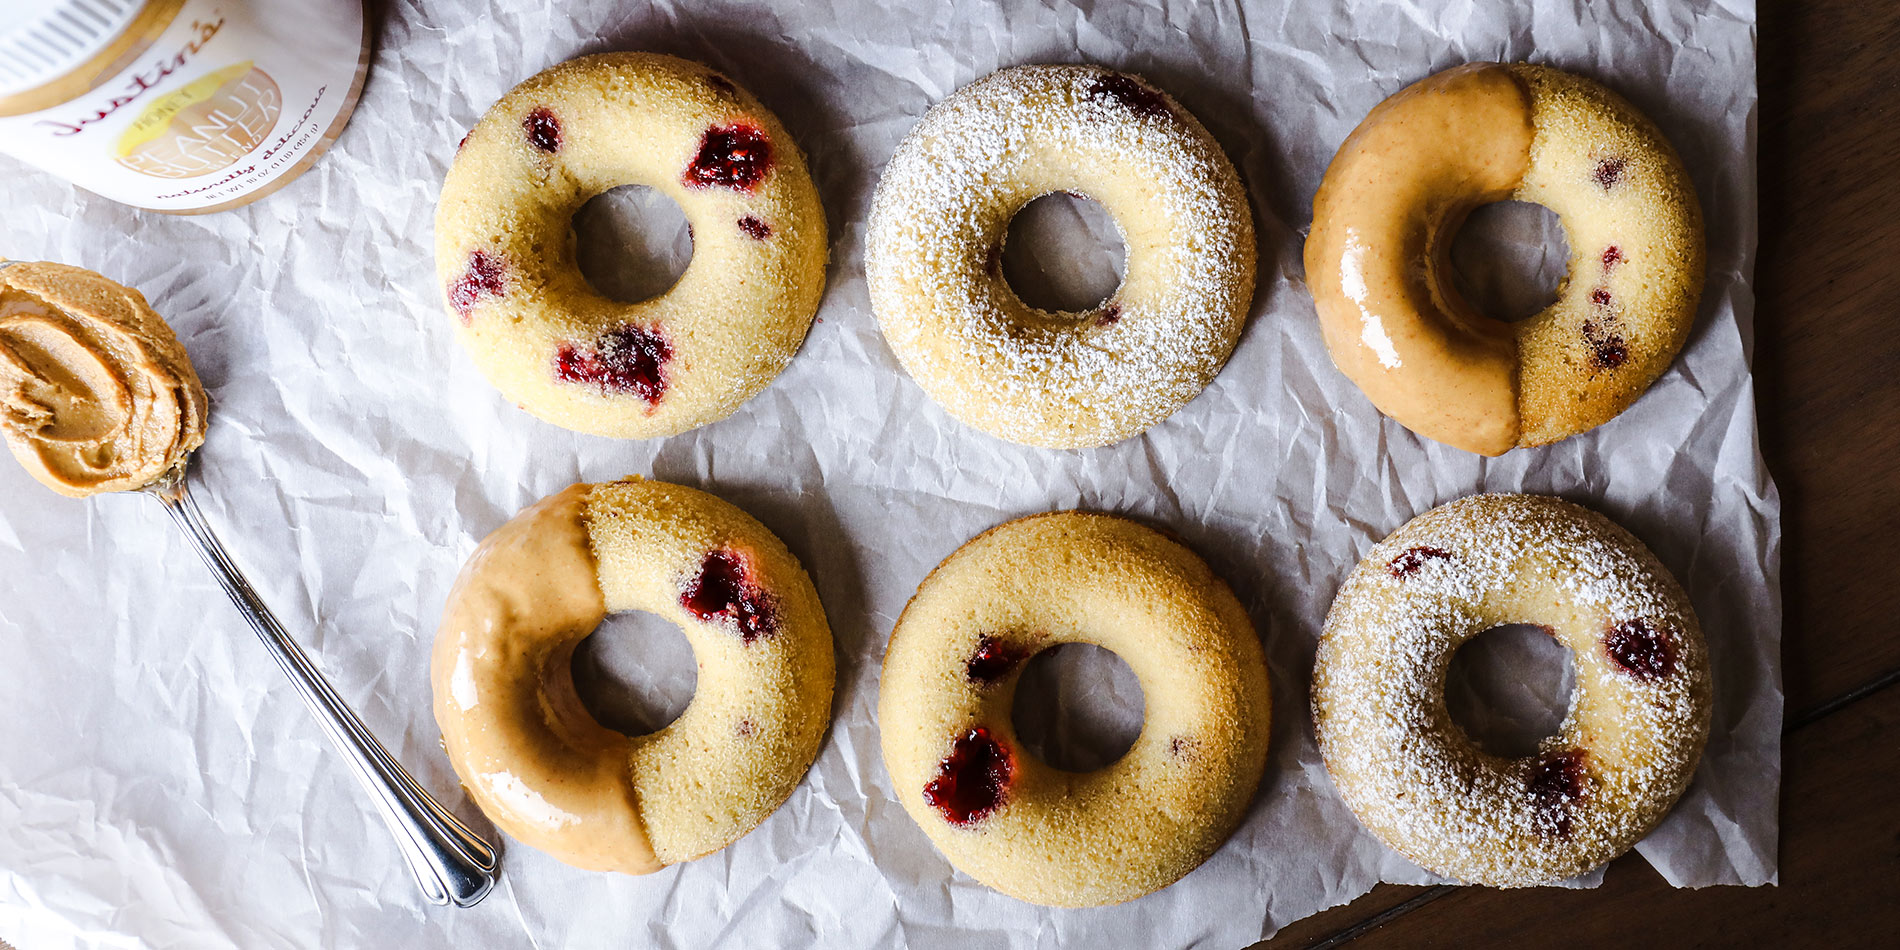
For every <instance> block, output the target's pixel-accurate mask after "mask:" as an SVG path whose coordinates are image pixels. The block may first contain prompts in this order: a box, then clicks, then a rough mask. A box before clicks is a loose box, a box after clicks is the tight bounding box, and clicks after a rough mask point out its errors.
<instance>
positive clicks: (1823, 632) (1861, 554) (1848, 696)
mask: <svg viewBox="0 0 1900 950" xmlns="http://www.w3.org/2000/svg"><path fill="white" fill-rule="evenodd" d="M1760 24H1761V25H1760V32H1759V38H1760V46H1761V69H1760V84H1761V113H1760V116H1759V130H1760V149H1761V151H1760V158H1761V177H1760V185H1761V248H1760V254H1759V258H1758V260H1757V264H1756V268H1755V280H1756V293H1757V299H1758V304H1759V309H1758V314H1757V317H1756V330H1755V375H1756V396H1757V398H1758V400H1759V402H1760V407H1761V439H1762V451H1763V453H1764V455H1765V456H1766V457H1767V460H1768V468H1769V471H1770V472H1771V473H1772V474H1773V475H1774V478H1775V481H1776V483H1777V484H1778V485H1779V486H1780V489H1781V500H1782V505H1783V520H1782V524H1783V529H1784V534H1783V545H1782V584H1783V588H1782V589H1783V593H1784V595H1785V599H1786V620H1785V624H1784V628H1783V636H1784V642H1783V658H1784V662H1785V664H1786V670H1785V674H1784V675H1785V686H1786V689H1787V697H1788V706H1787V724H1786V730H1785V745H1784V750H1785V751H1784V753H1783V762H1782V764H1783V770H1784V771H1783V778H1782V787H1781V885H1780V886H1779V887H1765V888H1744V887H1710V888H1704V889H1701V890H1677V889H1674V888H1671V887H1669V886H1668V885H1667V884H1665V883H1664V882H1663V880H1662V878H1661V877H1660V876H1658V875H1657V874H1656V872H1655V871H1653V870H1651V869H1650V867H1649V865H1648V864H1647V863H1645V862H1644V861H1643V859H1642V858H1640V857H1638V856H1637V855H1635V854H1634V853H1632V854H1628V855H1625V856H1624V857H1623V858H1621V859H1619V860H1617V861H1616V862H1615V863H1614V864H1612V865H1611V866H1610V870H1609V873H1608V874H1607V876H1606V878H1605V880H1604V883H1603V886H1602V887H1600V888H1598V889H1596V890H1591V891H1569V890H1563V889H1559V888H1540V889H1534V890H1519V891H1501V890H1495V889H1492V888H1482V887H1429V888H1428V887H1400V886H1395V885H1381V886H1380V887H1378V888H1377V889H1375V890H1374V891H1373V892H1372V893H1370V894H1367V895H1366V896H1364V897H1362V898H1360V899H1359V900H1357V901H1354V902H1353V903H1351V904H1348V905H1346V906H1344V907H1337V908H1334V909H1332V910H1330V911H1327V912H1325V913H1322V914H1318V915H1315V916H1313V917H1309V918H1307V919H1305V920H1302V921H1299V922H1297V923H1295V924H1294V925H1292V926H1290V927H1288V928H1286V929H1285V930H1283V931H1281V932H1280V933H1279V934H1278V935H1276V936H1275V937H1274V939H1272V940H1270V941H1267V942H1266V943H1263V944H1261V945H1260V947H1262V948H1273V950H1279V948H1320V947H1337V946H1342V945H1347V944H1350V945H1351V946H1352V947H1353V948H1354V950H1361V948H1364V950H1376V948H1384V947H1433V946H1448V945H1452V944H1456V945H1458V946H1461V947H1490V946H1497V947H1508V946H1524V945H1528V946H1537V947H1552V946H1612V945H1615V946H1621V945H1640V946H1668V947H1698V946H1723V947H1729V946H1757V945H1759V946H1796V947H1830V948H1839V947H1862V946H1870V947H1871V946H1879V947H1893V946H1900V936H1896V935H1895V928H1896V925H1900V685H1896V684H1900V635H1897V634H1900V630H1897V629H1896V627H1897V626H1900V624H1897V623H1896V618H1900V569H1896V565H1900V545H1896V544H1895V543H1894V538H1895V537H1896V536H1900V345H1896V343H1895V338H1894V336H1893V335H1892V334H1894V333H1895V332H1896V323H1897V322H1900V321H1897V320H1896V317H1897V316H1900V56H1897V55H1896V54H1900V3H1893V2H1889V0H1883V2H1875V3H1868V2H1865V0H1814V2H1799V0H1786V2H1776V0H1767V2H1764V3H1763V4H1762V7H1761V10H1760Z"/></svg>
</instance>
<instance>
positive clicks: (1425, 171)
mask: <svg viewBox="0 0 1900 950" xmlns="http://www.w3.org/2000/svg"><path fill="white" fill-rule="evenodd" d="M1532 134H1533V128H1532V124H1531V108H1530V99H1529V96H1528V94H1527V93H1526V92H1525V90H1524V87H1523V86H1522V84H1520V83H1519V81H1518V80H1517V78H1516V77H1515V76H1513V75H1512V73H1511V70H1510V68H1509V67H1506V66H1502V65H1498V64H1493V63H1481V64H1473V65H1469V66H1460V67H1458V68H1455V69H1448V70H1446V71H1444V72H1441V73H1438V74H1437V75H1434V76H1430V77H1428V78H1426V79H1423V80H1420V81H1419V82H1417V83H1414V84H1412V85H1411V86H1409V87H1407V88H1406V89H1404V90H1402V91H1400V92H1399V93H1397V94H1395V95H1393V96H1392V97H1391V98H1389V99H1387V100H1385V101H1384V102H1382V103H1380V104H1379V106H1378V107H1377V108H1375V109H1373V110H1372V113H1371V114H1370V115H1368V116H1367V117H1366V119H1365V121H1364V122H1363V123H1361V124H1360V126H1359V128H1358V129H1357V130H1356V131H1354V132H1353V134H1352V135H1351V137H1349V138H1347V139H1346V142H1345V144H1344V145H1342V146H1340V149H1339V154H1338V155H1337V156H1336V157H1335V158H1334V159H1333V163H1332V166H1331V167H1330V168H1328V169H1327V172H1326V179H1325V181H1324V182H1322V183H1321V185H1320V189H1319V193H1318V194H1317V195H1315V196H1314V197H1313V230H1312V234H1311V235H1310V236H1309V237H1308V238H1307V240H1306V277H1307V283H1308V286H1309V287H1310V288H1311V290H1312V292H1313V300H1314V303H1315V304H1316V305H1317V307H1318V309H1319V318H1320V329H1321V331H1322V332H1323V333H1324V335H1325V337H1326V346H1327V349H1328V350H1330V351H1331V352H1332V356H1333V362H1335V363H1337V364H1338V366H1339V369H1340V371H1341V372H1344V373H1345V374H1346V375H1347V376H1348V377H1349V378H1351V379H1352V381H1353V382H1355V383H1358V384H1359V388H1360V389H1363V390H1365V393H1366V395H1367V396H1368V397H1370V398H1371V399H1372V403H1373V405H1375V406H1377V407H1379V410H1380V411H1381V412H1384V413H1385V414H1386V415H1389V416H1391V417H1392V418H1394V419H1397V420H1398V421H1399V422H1400V423H1402V424H1404V425H1405V427H1406V428H1408V429H1411V430H1412V431H1414V432H1417V433H1419V434H1421V435H1425V436H1428V437H1430V438H1433V439H1437V440H1439V441H1441V442H1445V443H1447V444H1450V445H1454V446H1457V447H1459V448H1462V449H1466V450H1469V451H1472V452H1479V453H1482V454H1485V455H1501V454H1503V453H1504V452H1505V451H1507V450H1509V449H1510V448H1512V447H1513V446H1515V445H1516V444H1517V442H1518V434H1519V429H1520V426H1521V423H1520V419H1519V415H1518V408H1517V389H1516V377H1517V346H1516V341H1515V338H1514V335H1513V331H1512V329H1511V327H1510V325H1509V324H1505V323H1501V322H1499V321H1496V320H1491V319H1489V318H1487V317H1485V316H1483V315H1482V314H1479V313H1478V312H1476V311H1475V310H1473V309H1472V307H1471V305H1470V304H1468V303H1466V302H1465V301H1464V300H1462V299H1460V298H1459V297H1458V295H1457V293H1456V292H1455V291H1453V290H1451V288H1450V287H1449V286H1448V281H1445V280H1443V279H1441V277H1440V275H1441V274H1442V273H1445V272H1446V271H1447V264H1446V257H1447V252H1448V251H1449V249H1450V244H1451V239H1452V236H1453V235H1454V234H1456V233H1457V231H1458V226H1459V225H1460V224H1462V223H1463V222H1464V220H1465V216H1466V215H1468V214H1470V212H1471V210H1472V209H1473V208H1476V207H1477V206H1479V205H1482V204H1488V203H1490V202H1493V201H1502V200H1504V199H1506V198H1509V197H1511V195H1512V193H1513V192H1514V191H1515V190H1516V189H1517V187H1518V184H1519V183H1520V182H1521V181H1523V179H1524V175H1525V172H1526V170H1527V169H1528V168H1529V166H1530V153H1531V140H1532Z"/></svg>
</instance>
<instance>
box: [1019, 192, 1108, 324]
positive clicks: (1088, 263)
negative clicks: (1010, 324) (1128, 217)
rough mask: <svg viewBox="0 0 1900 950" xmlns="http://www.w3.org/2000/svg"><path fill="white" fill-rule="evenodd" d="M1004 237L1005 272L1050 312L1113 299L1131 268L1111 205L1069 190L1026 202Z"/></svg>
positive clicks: (1085, 308)
mask: <svg viewBox="0 0 1900 950" xmlns="http://www.w3.org/2000/svg"><path fill="white" fill-rule="evenodd" d="M1006 235H1007V236H1006V237H1005V239H1004V241H1003V253H1002V260H1001V265H1002V275H1001V276H1002V278H1003V280H1004V282H1006V283H1007V284H1009V289H1010V290H1011V291H1013V292H1015V294H1016V298H1017V299H1018V300H1021V301H1022V302H1023V303H1025V304H1028V305H1029V306H1031V307H1034V308H1036V309H1038V310H1046V311H1048V312H1050V313H1072V314H1082V313H1087V312H1089V311H1092V310H1095V309H1096V308H1098V307H1100V306H1102V305H1103V304H1104V303H1107V302H1108V298H1109V296H1110V295H1112V294H1114V293H1115V290H1116V288H1118V287H1120V286H1121V282H1122V274H1123V273H1125V272H1126V271H1127V269H1128V247H1127V245H1126V244H1124V243H1123V241H1122V232H1121V228H1120V227H1119V226H1117V225H1116V224H1115V219H1114V217H1112V216H1111V215H1110V214H1109V213H1108V209H1106V208H1104V207H1102V206H1101V205H1100V204H1097V203H1096V202H1094V201H1091V200H1089V199H1087V198H1084V197H1081V196H1079V195H1072V194H1069V193H1066V192H1055V193H1053V194H1047V195H1043V196H1042V197H1040V198H1037V199H1035V200H1034V201H1031V202H1030V203H1028V204H1026V205H1023V206H1022V208H1021V209H1020V210H1018V211H1017V212H1016V216H1015V217H1013V218H1011V219H1010V221H1009V228H1008V229H1007V231H1006Z"/></svg>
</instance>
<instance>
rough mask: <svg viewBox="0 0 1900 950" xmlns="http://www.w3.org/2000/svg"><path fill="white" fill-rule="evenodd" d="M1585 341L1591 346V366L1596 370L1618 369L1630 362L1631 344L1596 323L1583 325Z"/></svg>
mask: <svg viewBox="0 0 1900 950" xmlns="http://www.w3.org/2000/svg"><path fill="white" fill-rule="evenodd" d="M1583 341H1584V342H1585V343H1587V344H1589V346H1590V365H1591V366H1592V367H1594V368H1596V369H1599V370H1605V369H1616V368H1617V367H1619V366H1622V365H1623V364H1624V363H1626V362H1629V358H1630V350H1629V344H1627V343H1625V342H1623V338H1622V337H1620V336H1618V335H1617V334H1615V333H1613V332H1610V331H1607V330H1604V329H1603V328H1602V327H1599V326H1597V325H1596V324H1595V323H1586V324H1584V325H1583Z"/></svg>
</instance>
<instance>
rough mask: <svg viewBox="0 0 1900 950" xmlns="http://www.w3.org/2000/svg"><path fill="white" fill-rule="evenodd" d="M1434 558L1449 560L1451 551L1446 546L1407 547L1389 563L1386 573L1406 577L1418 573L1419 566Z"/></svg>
mask: <svg viewBox="0 0 1900 950" xmlns="http://www.w3.org/2000/svg"><path fill="white" fill-rule="evenodd" d="M1433 560H1439V561H1449V560H1451V552H1450V551H1447V550H1445V549H1444V548H1427V547H1416V548H1407V549H1405V551H1404V552H1403V553H1401V554H1400V555H1399V556H1398V557H1395V558H1393V559H1392V560H1391V561H1390V562H1389V563H1387V564H1386V566H1385V570H1386V573H1388V574H1391V575H1392V576H1393V577H1397V578H1400V579H1404V578H1407V577H1410V576H1412V575H1413V574H1416V573H1418V569H1419V568H1421V567H1424V566H1425V565H1426V563H1428V562H1430V561H1433Z"/></svg>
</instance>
